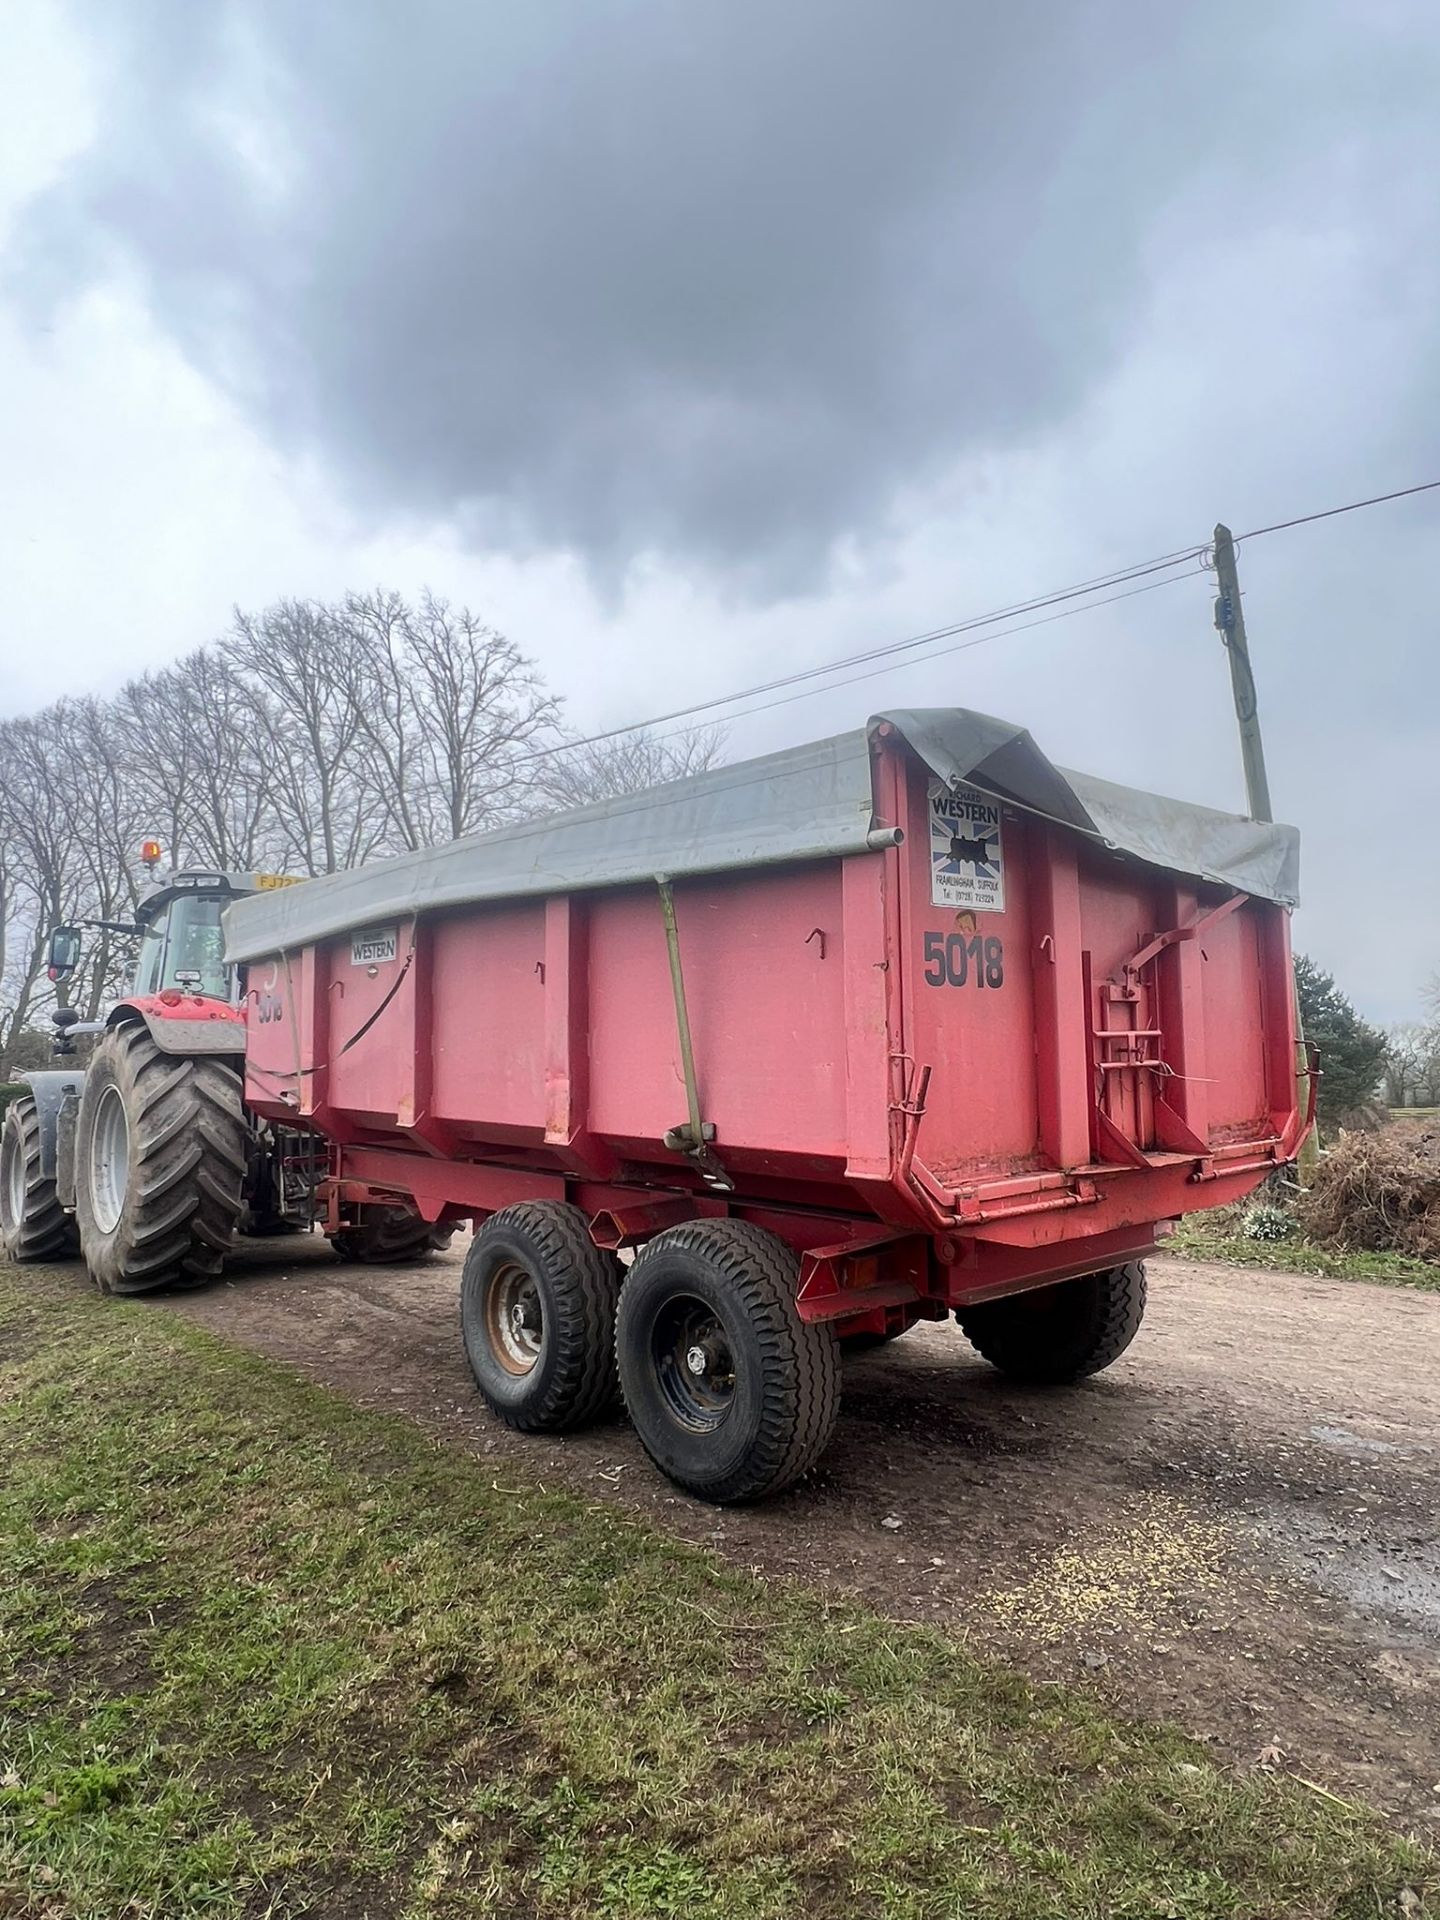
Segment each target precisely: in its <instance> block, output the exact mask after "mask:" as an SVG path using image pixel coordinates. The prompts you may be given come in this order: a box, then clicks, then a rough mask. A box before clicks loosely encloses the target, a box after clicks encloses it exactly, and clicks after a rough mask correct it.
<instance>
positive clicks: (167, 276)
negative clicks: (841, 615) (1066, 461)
mask: <svg viewBox="0 0 1440 1920" xmlns="http://www.w3.org/2000/svg"><path fill="white" fill-rule="evenodd" d="M1248 12H1249V10H1240V11H1237V12H1236V13H1235V14H1234V15H1233V16H1232V17H1229V18H1228V19H1227V17H1226V15H1225V12H1224V9H1223V8H1221V9H1218V10H1217V9H1216V8H1215V7H1207V8H1205V9H1203V10H1202V9H1194V10H1192V9H1190V8H1188V7H1179V6H1174V7H1172V6H1163V5H1159V6H1157V5H1155V4H1154V3H1153V0H1107V3H1105V4H1096V5H1089V6H1081V5H1071V4H1057V0H1008V4H1003V5H987V6H980V5H973V4H963V3H962V0H891V3H890V4H882V3H881V0H873V3H872V0H781V3H779V4H777V3H776V0H764V3H763V4H762V0H611V3H610V4H608V5H598V4H596V3H595V0H550V4H540V3H539V0H536V4H531V5H525V6H519V5H511V4H492V5H486V6H481V5H477V4H459V3H458V0H446V3H445V4H439V3H438V0H430V3H429V4H424V3H422V4H416V0H407V3H406V4H400V3H399V0H346V3H345V4H340V3H339V0H328V3H327V0H308V3H307V4H304V5H297V4H295V3H294V0H273V3H272V4H268V5H266V4H258V3H257V4H246V5H231V6H222V5H216V4H206V5H195V4H194V0H184V3H183V4H180V3H179V0H175V3H174V4H149V5H143V4H134V3H133V0H132V4H129V5H117V6H116V7H114V8H110V9H107V10H105V11H104V12H103V13H97V12H96V11H94V10H91V9H86V10H85V11H84V13H83V14H80V15H78V16H77V17H78V18H80V19H81V20H82V21H83V23H84V25H85V28H86V31H87V32H88V33H90V34H91V35H92V36H95V37H97V38H98V39H100V40H101V42H102V45H101V52H102V61H101V66H102V70H103V75H104V86H105V91H104V94H103V97H102V118H101V126H100V130H99V134H98V137H97V140H96V143H95V145H94V147H93V149H92V150H91V152H90V153H89V154H87V155H86V156H84V157H83V158H82V160H81V161H80V162H79V163H77V165H76V167H75V168H74V169H73V170H72V172H71V174H70V176H69V177H68V178H67V179H66V180H65V181H63V182H62V183H61V185H60V186H59V187H58V188H57V189H56V190H55V191H54V192H53V193H52V194H51V195H49V196H48V197H47V200H46V201H45V202H44V203H42V204H41V205H40V206H38V207H37V208H36V209H35V211H34V215H33V218H32V221H31V223H30V229H29V234H30V246H29V255H28V260H27V264H26V268H25V272H26V276H27V280H28V285H29V287H30V290H31V292H32V294H33V293H34V291H35V290H36V289H37V288H48V290H49V291H50V292H51V293H55V292H60V291H63V290H65V289H67V288H69V287H73V286H75V285H77V284H80V283H81V282H83V280H84V279H85V278H86V277H87V276H90V275H93V274H96V273H98V272H102V271H105V270H107V268H108V265H109V263H110V262H111V261H112V260H113V258H114V254H115V249H117V248H118V249H119V250H120V253H121V255H122V257H127V258H128V259H130V260H131V261H133V262H136V263H138V265H139V267H140V269H141V270H142V272H143V273H144V275H145V276H146V279H147V281H148V284H149V288H150V297H151V299H152V301H153V304H154V307H155V310H156V312H157V313H158V315H159V316H160V318H161V319H162V321H163V322H164V324H165V325H166V326H167V327H168V328H169V329H170V330H171V331H172V332H174V333H175V334H176V335H177V336H179V337H180V338H181V339H182V340H183V341H184V343H185V345H186V347H187V350H188V351H189V352H190V354H191V355H192V357H193V358H195V359H196V360H197V361H198V362H199V363H200V364H201V365H202V366H203V367H204V368H205V370H206V371H207V372H208V373H210V374H211V375H212V376H218V377H219V378H220V379H222V380H223V381H224V383H225V384H226V385H227V386H228V387H230V389H231V390H232V391H234V392H236V393H238V394H240V395H241V396H242V397H243V398H244V400H245V402H246V404H247V405H248V406H249V407H250V408H251V409H252V410H253V412H254V413H255V415H256V416H257V417H258V419H259V420H260V421H261V423H262V424H263V426H264V428H265V430H266V431H267V433H268V434H269V435H270V436H271V437H272V438H275V439H278V440H280V441H281V442H282V443H284V444H286V445H287V446H290V447H291V448H297V449H306V450H313V451H315V452H317V453H318V454H319V455H320V456H321V458H322V459H323V460H324V461H325V462H326V463H327V464H328V465H329V466H330V467H331V468H332V469H333V470H334V471H335V472H336V473H337V475H338V476H339V478H340V479H341V481H342V483H343V484H344V485H345V487H346V488H347V489H348V490H349V491H350V493H351V494H352V496H353V497H354V498H356V499H358V500H359V501H361V502H362V503H364V504H366V505H368V506H369V507H371V508H373V509H375V510H378V511H381V512H384V513H391V512H400V513H407V514H427V513H436V512H438V513H443V514H456V515H459V516H460V517H461V519H462V523H463V524H465V525H466V526H467V528H468V529H469V530H470V531H471V533H472V534H473V536H474V537H475V538H476V539H477V540H483V541H485V542H487V543H495V544H500V545H506V546H510V547H512V548H525V547H527V546H532V545H539V546H559V547H570V548H574V549H576V550H578V551H580V552H581V553H582V554H583V555H584V556H585V557H586V558H587V560H588V561H589V562H590V563H591V564H592V565H594V566H595V567H597V569H599V570H600V571H602V572H612V573H613V572H615V571H617V570H619V569H621V568H623V566H624V565H625V564H626V563H627V562H628V561H629V560H630V559H632V558H633V557H634V556H635V555H637V554H639V553H642V552H645V551H653V552H658V553H661V554H664V555H668V556H670V557H673V558H679V559H682V560H686V561H690V562H692V563H693V562H700V563H703V564H710V565H714V566H716V567H717V568H719V569H721V570H722V571H723V572H725V573H728V574H729V575H730V576H731V577H732V578H741V579H745V580H748V582H749V583H750V584H751V585H756V584H761V583H763V584H764V585H767V586H770V587H775V586H779V585H782V584H793V583H796V582H799V581H803V580H806V579H808V578H811V577H813V575H814V573H815V572H816V570H817V569H818V568H819V566H820V565H821V563H822V562H823V560H824V557H825V555H826V554H827V553H828V552H829V551H830V550H831V549H832V547H833V545H834V543H835V542H836V541H837V540H840V539H842V538H844V537H845V536H846V535H850V534H856V533H859V534H861V535H863V534H865V533H868V532H871V531H873V530H874V529H875V528H876V527H877V525H880V524H882V523H883V520H884V517H885V515H886V513H887V511H888V509H889V508H890V506H891V505H892V503H893V502H894V499H895V497H896V494H897V491H898V490H899V489H901V488H903V487H904V486H906V485H908V484H912V483H916V482H923V481H924V480H925V479H926V478H927V477H928V476H929V475H931V474H933V473H934V472H936V471H938V470H939V469H941V468H943V467H944V466H945V465H946V464H947V463H949V462H951V461H953V460H954V459H956V458H957V457H959V456H961V455H963V454H965V453H967V452H969V451H973V450H975V449H977V448H981V447H989V446H995V445H1003V444H1013V443H1014V442H1015V441H1016V440H1018V439H1023V438H1024V437H1025V436H1027V435H1031V434H1037V433H1039V432H1040V431H1041V430H1042V429H1043V428H1044V427H1046V426H1047V425H1048V424H1050V423H1051V422H1053V421H1054V420H1055V419H1057V418H1058V417H1061V416H1063V415H1064V414H1065V413H1066V412H1067V411H1068V410H1070V409H1071V408H1073V406H1074V405H1075V404H1076V403H1077V401H1078V400H1080V399H1081V398H1082V397H1083V396H1084V395H1085V393H1086V392H1087V391H1088V390H1089V388H1090V386H1091V384H1092V383H1093V382H1094V381H1095V380H1096V379H1097V378H1098V377H1100V376H1102V375H1103V374H1104V373H1105V372H1106V371H1107V370H1108V369H1109V368H1110V366H1111V365H1112V364H1113V361H1114V358H1115V356H1116V355H1117V354H1118V353H1120V352H1121V351H1122V350H1123V348H1124V346H1125V343H1126V327H1127V316H1128V315H1130V314H1132V313H1133V311H1134V309H1135V307H1136V305H1137V304H1138V303H1139V302H1140V301H1141V299H1142V297H1143V292H1144V284H1145V283H1144V269H1143V264H1142V262H1143V259H1144V249H1145V247H1146V246H1147V245H1153V244H1154V243H1155V242H1156V240H1157V237H1158V238H1159V239H1160V240H1161V241H1164V239H1165V222H1166V218H1167V215H1166V211H1165V210H1166V207H1167V203H1171V204H1173V203H1174V202H1175V198H1176V196H1178V195H1180V194H1181V193H1183V192H1184V191H1185V190H1186V189H1187V187H1188V186H1189V185H1191V184H1193V182H1194V181H1195V179H1196V178H1197V177H1200V176H1203V175H1204V174H1205V173H1206V171H1207V170H1208V169H1212V168H1223V165H1224V164H1225V163H1224V162H1223V161H1222V160H1221V158H1220V157H1219V154H1218V152H1217V142H1218V139H1219V135H1218V133H1217V127H1218V117H1217V113H1216V105H1215V103H1216V98H1217V92H1218V89H1219V86H1220V80H1221V65H1222V63H1223V62H1225V61H1228V60H1229V59H1231V57H1232V56H1233V53H1234V45H1233V36H1234V35H1236V34H1239V33H1241V31H1242V27H1241V23H1242V22H1244V21H1245V20H1246V19H1247V16H1248ZM1322 14H1323V10H1322V9H1312V8H1306V9H1302V10H1301V11H1300V13H1299V14H1298V15H1297V16H1296V18H1295V20H1294V23H1293V24H1295V26H1296V27H1297V30H1298V32H1299V34H1300V35H1301V37H1302V39H1303V37H1304V34H1305V32H1306V25H1304V24H1302V22H1304V23H1308V25H1310V26H1313V25H1314V24H1315V23H1316V22H1317V21H1318V20H1320V19H1321V17H1322ZM1277 19H1278V15H1274V14H1272V15H1271V16H1270V22H1271V29H1270V31H1269V33H1268V38H1266V37H1265V34H1264V32H1263V30H1261V38H1260V39H1259V40H1258V41H1257V38H1256V33H1257V29H1256V28H1255V27H1254V24H1253V21H1252V22H1251V25H1250V27H1249V29H1248V47H1247V56H1248V61H1249V64H1250V67H1251V71H1252V76H1253V72H1254V65H1255V62H1256V61H1257V60H1258V61H1259V62H1260V67H1261V71H1262V72H1263V73H1264V74H1265V75H1267V76H1268V78H1269V79H1270V80H1271V81H1274V82H1275V83H1276V84H1277V85H1279V86H1280V88H1281V91H1282V94H1283V93H1284V92H1286V90H1287V89H1288V87H1289V85H1290V78H1289V77H1287V76H1289V69H1288V67H1287V64H1286V63H1287V61H1288V60H1289V58H1290V55H1289V44H1288V42H1287V38H1286V36H1285V35H1284V34H1283V33H1280V32H1279V31H1278V30H1276V28H1275V22H1276V21H1277ZM1227 41H1230V42H1231V44H1229V45H1227V44H1226V42H1227ZM1293 78H1294V84H1295V86H1296V89H1297V91H1296V96H1295V98H1294V99H1293V100H1292V101H1289V102H1288V103H1287V108H1286V114H1285V116H1284V119H1285V122H1286V125H1285V131H1284V134H1283V135H1282V134H1280V133H1276V132H1274V131H1273V130H1272V114H1271V112H1270V109H1271V107H1272V105H1273V104H1274V103H1273V102H1272V101H1271V100H1270V99H1268V98H1265V97H1264V88H1263V87H1262V88H1259V89H1258V90H1257V88H1256V87H1255V85H1254V82H1253V78H1252V81H1251V82H1250V83H1249V86H1250V93H1249V98H1248V103H1247V99H1246V95H1245V85H1246V83H1244V82H1242V84H1241V90H1240V92H1239V93H1238V94H1237V96H1236V105H1235V107H1234V109H1233V111H1234V112H1235V113H1237V114H1238V115H1239V118H1238V120H1232V123H1231V125H1230V126H1229V127H1228V128H1227V130H1226V134H1225V140H1226V142H1227V144H1228V146H1229V147H1230V149H1231V150H1232V151H1233V149H1234V147H1235V145H1236V142H1237V139H1238V140H1239V142H1240V144H1242V145H1244V146H1245V147H1246V148H1247V150H1248V152H1249V154H1250V157H1251V159H1252V160H1254V159H1255V158H1256V157H1257V156H1259V157H1260V159H1261V161H1262V162H1263V159H1264V156H1265V155H1266V154H1267V153H1268V152H1270V151H1271V150H1272V147H1273V146H1274V145H1275V144H1276V143H1281V142H1283V139H1284V138H1290V137H1293V135H1294V134H1295V132H1296V130H1297V128H1303V126H1305V125H1309V124H1314V125H1316V126H1319V127H1323V128H1325V129H1327V131H1326V135H1325V137H1330V133H1331V132H1333V130H1334V124H1335V123H1334V120H1333V117H1332V116H1333V114H1334V112H1335V110H1336V109H1335V102H1334V100H1333V99H1330V98H1326V97H1324V96H1326V95H1327V94H1329V93H1331V92H1332V91H1334V85H1333V83H1334V82H1336V81H1337V80H1338V79H1339V73H1338V71H1337V73H1335V74H1332V75H1331V76H1330V82H1329V83H1328V84H1327V83H1324V82H1323V81H1321V80H1317V77H1316V75H1315V73H1314V72H1313V70H1311V71H1310V72H1309V73H1308V75H1307V73H1306V72H1305V71H1304V70H1300V69H1297V71H1296V73H1295V75H1294V76H1293ZM1343 91H1344V89H1343V88H1341V89H1340V92H1341V93H1342V94H1343ZM1169 217H1170V218H1172V219H1173V220H1174V221H1175V223H1176V227H1177V232H1176V234H1175V236H1174V237H1175V238H1176V239H1178V240H1180V241H1183V240H1184V237H1185V234H1184V215H1183V214H1175V215H1171V216H1169Z"/></svg>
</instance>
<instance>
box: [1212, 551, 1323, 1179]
mask: <svg viewBox="0 0 1440 1920" xmlns="http://www.w3.org/2000/svg"><path fill="white" fill-rule="evenodd" d="M1214 554H1215V582H1216V585H1217V587H1218V588H1219V591H1218V593H1217V594H1216V595H1215V626H1216V628H1217V630H1218V632H1219V634H1220V638H1221V639H1222V640H1223V641H1224V643H1225V651H1226V652H1227V653H1228V654H1229V656H1230V688H1231V691H1232V692H1233V694H1234V695H1235V718H1236V720H1237V721H1238V722H1239V726H1240V754H1241V758H1242V759H1243V760H1244V762H1245V805H1246V810H1247V812H1248V813H1249V815H1250V818H1251V819H1252V820H1273V819H1274V818H1275V816H1274V814H1273V813H1272V812H1271V811H1270V782H1269V779H1268V778H1267V777H1266V773H1265V742H1264V741H1263V740H1262V739H1261V737H1260V701H1259V697H1258V695H1257V694H1256V692H1255V675H1254V674H1253V673H1252V672H1251V670H1250V642H1249V641H1248V639H1247V638H1246V636H1245V607H1244V603H1243V602H1242V600H1241V598H1240V575H1239V573H1238V571H1237V570H1236V566H1235V536H1234V534H1233V533H1231V531H1230V529H1229V527H1226V526H1220V525H1217V526H1216V528H1215V546H1214ZM1292 991H1293V993H1294V997H1295V1098H1296V1100H1297V1101H1299V1103H1300V1105H1301V1107H1302V1110H1303V1107H1304V1104H1305V1102H1306V1101H1307V1100H1308V1099H1309V1097H1310V1059H1309V1053H1308V1050H1307V1048H1306V1046H1305V1022H1304V1018H1303V1016H1302V1014H1301V1011H1300V990H1299V987H1298V986H1293V987H1292ZM1319 1155H1320V1149H1319V1144H1318V1142H1317V1140H1316V1137H1315V1135H1314V1134H1313V1133H1312V1134H1311V1135H1310V1136H1309V1138H1308V1139H1307V1140H1306V1141H1305V1144H1304V1145H1303V1146H1302V1147H1301V1149H1300V1160H1299V1167H1300V1180H1301V1184H1302V1185H1304V1186H1308V1185H1309V1184H1310V1181H1311V1180H1312V1179H1313V1178H1314V1175H1315V1165H1316V1162H1317V1160H1318V1159H1319Z"/></svg>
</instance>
